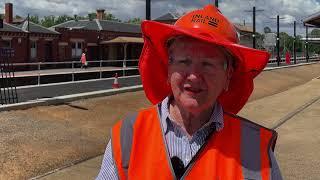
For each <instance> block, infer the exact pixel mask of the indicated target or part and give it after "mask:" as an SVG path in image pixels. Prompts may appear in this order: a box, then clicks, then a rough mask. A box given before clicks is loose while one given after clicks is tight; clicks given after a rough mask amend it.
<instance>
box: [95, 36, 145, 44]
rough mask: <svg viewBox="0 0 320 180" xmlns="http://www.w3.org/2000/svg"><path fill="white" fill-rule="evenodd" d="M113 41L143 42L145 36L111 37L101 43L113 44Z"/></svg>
mask: <svg viewBox="0 0 320 180" xmlns="http://www.w3.org/2000/svg"><path fill="white" fill-rule="evenodd" d="M112 43H143V38H139V37H126V36H120V37H116V38H114V39H111V40H109V41H102V42H101V43H100V44H112Z"/></svg>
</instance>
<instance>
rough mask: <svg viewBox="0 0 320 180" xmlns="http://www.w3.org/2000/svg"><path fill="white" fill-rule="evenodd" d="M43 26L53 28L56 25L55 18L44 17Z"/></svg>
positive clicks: (51, 16)
mask: <svg viewBox="0 0 320 180" xmlns="http://www.w3.org/2000/svg"><path fill="white" fill-rule="evenodd" d="M41 25H42V26H44V27H51V26H54V25H55V16H53V15H50V16H44V17H43V19H41Z"/></svg>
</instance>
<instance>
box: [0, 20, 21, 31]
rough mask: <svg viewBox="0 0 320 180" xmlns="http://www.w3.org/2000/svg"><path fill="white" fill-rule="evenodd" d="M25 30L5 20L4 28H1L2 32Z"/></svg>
mask: <svg viewBox="0 0 320 180" xmlns="http://www.w3.org/2000/svg"><path fill="white" fill-rule="evenodd" d="M1 31H2V32H25V31H23V30H22V29H21V28H18V27H16V26H14V25H12V24H8V23H6V22H3V28H0V32H1Z"/></svg>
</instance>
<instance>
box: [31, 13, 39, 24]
mask: <svg viewBox="0 0 320 180" xmlns="http://www.w3.org/2000/svg"><path fill="white" fill-rule="evenodd" d="M29 21H31V22H33V23H35V24H40V20H39V16H38V15H34V16H29Z"/></svg>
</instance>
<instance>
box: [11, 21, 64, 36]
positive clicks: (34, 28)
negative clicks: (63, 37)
mask: <svg viewBox="0 0 320 180" xmlns="http://www.w3.org/2000/svg"><path fill="white" fill-rule="evenodd" d="M16 27H18V28H21V29H22V30H23V31H26V32H28V21H24V22H23V23H21V24H18V25H16ZM29 31H30V32H33V33H45V34H60V33H59V32H57V31H54V30H51V29H48V28H46V27H43V26H41V25H38V24H35V23H33V22H30V21H29Z"/></svg>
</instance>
